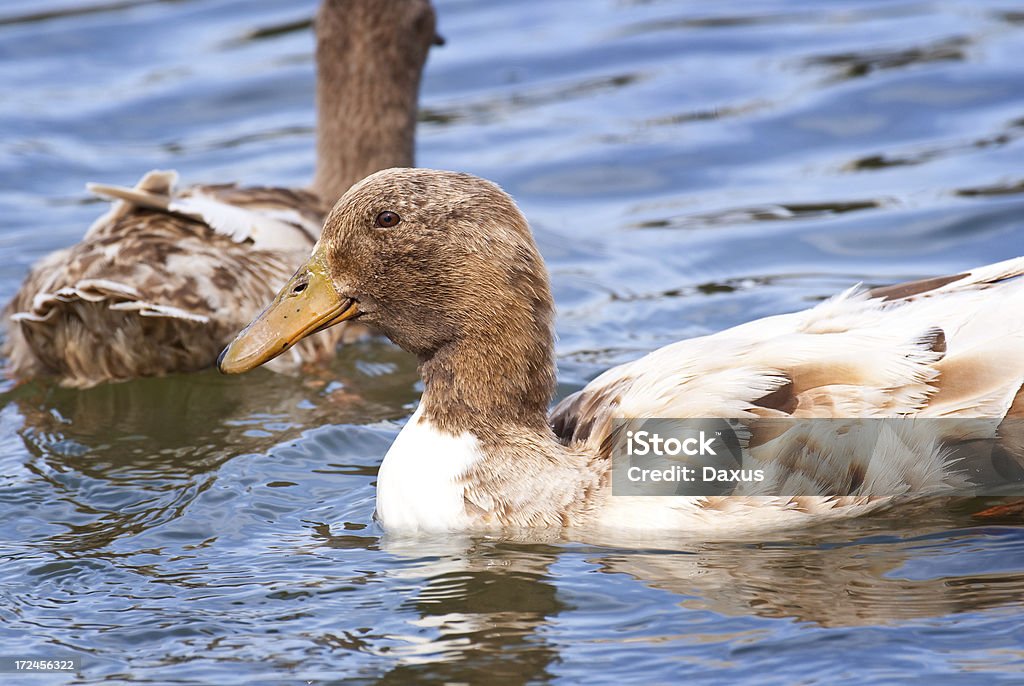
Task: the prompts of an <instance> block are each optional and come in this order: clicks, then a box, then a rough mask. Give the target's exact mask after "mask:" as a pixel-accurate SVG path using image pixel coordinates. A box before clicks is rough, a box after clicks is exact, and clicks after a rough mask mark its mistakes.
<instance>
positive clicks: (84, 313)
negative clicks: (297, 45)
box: [4, 0, 436, 387]
mask: <svg viewBox="0 0 1024 686" xmlns="http://www.w3.org/2000/svg"><path fill="white" fill-rule="evenodd" d="M434 23H435V17H434V11H433V8H432V6H431V5H430V2H429V0H324V1H323V3H322V5H321V7H320V12H319V14H318V16H317V21H316V25H317V50H316V57H317V111H318V114H317V140H318V151H317V169H316V177H315V180H314V183H313V184H312V187H311V188H309V189H288V188H273V187H248V188H246V187H241V186H238V185H236V184H233V183H225V184H211V185H197V186H191V187H185V188H179V187H178V186H177V175H176V174H175V173H174V172H170V171H152V172H149V173H147V174H146V175H145V176H144V177H143V178H142V179H141V180H140V181H139V182H138V183H137V184H136V185H135V187H133V188H124V187H114V186H105V185H92V186H90V188H91V189H92V190H93V192H95V193H97V194H98V195H100V196H102V197H105V198H108V199H110V200H112V201H113V206H112V208H111V209H110V211H108V212H107V213H106V214H105V215H103V216H102V217H100V218H99V219H97V220H96V221H95V222H94V223H93V225H92V226H91V227H90V228H89V230H88V231H87V232H86V234H85V236H84V237H83V239H82V240H81V241H80V242H79V243H78V244H76V245H74V246H71V247H69V248H67V249H64V250H59V251H57V252H54V253H52V254H50V255H48V256H46V257H44V258H43V259H42V260H40V261H39V262H38V263H37V264H36V265H35V266H34V267H33V268H32V269H31V270H30V273H29V274H28V276H27V277H26V279H25V281H24V282H23V284H22V286H21V288H20V289H19V290H18V292H17V293H16V295H15V296H14V298H13V299H12V301H11V302H10V303H9V305H8V306H7V308H6V310H5V314H6V317H5V318H6V319H7V325H8V326H7V328H8V333H7V339H6V341H5V350H4V352H5V354H6V356H7V357H8V360H9V365H8V371H9V372H10V373H11V374H12V375H13V376H15V377H17V378H21V379H26V378H33V377H38V376H50V377H54V378H55V379H56V380H57V381H58V382H59V383H61V384H62V385H65V386H74V387H88V386H93V385H96V384H98V383H102V382H107V381H121V380H126V379H130V378H134V377H141V376H159V375H164V374H168V373H174V372H190V371H196V370H199V369H204V368H208V367H210V366H212V365H213V364H214V362H215V360H216V358H217V353H218V352H219V351H220V350H221V349H222V348H223V347H224V345H225V344H226V343H227V342H228V341H230V339H231V337H232V336H233V335H234V333H236V332H237V330H238V329H239V328H240V327H241V326H243V325H244V324H245V323H246V322H248V321H250V320H251V319H252V318H253V317H254V316H255V315H256V314H257V313H258V312H259V310H260V309H261V307H262V306H263V304H264V303H266V302H267V301H268V300H269V299H271V298H272V297H273V295H274V293H275V292H276V291H277V290H278V289H279V288H280V287H281V285H282V284H284V283H285V282H286V281H287V280H288V278H289V277H290V276H291V275H292V274H293V273H294V271H295V269H296V268H297V267H298V266H300V265H301V264H302V263H303V262H304V260H305V258H306V257H308V255H309V252H310V250H311V249H312V247H313V245H314V244H315V243H316V241H317V239H318V238H319V233H320V227H321V225H322V222H323V218H324V215H325V212H326V210H327V209H329V208H330V206H331V204H332V203H333V202H334V200H336V199H337V198H338V197H340V196H341V194H342V193H344V191H345V190H346V189H347V188H348V187H349V186H350V185H351V184H352V182H354V181H356V180H358V179H360V178H362V177H363V176H365V175H366V174H368V173H370V172H373V171H375V170H377V169H380V168H382V167H387V166H390V165H393V164H403V165H408V164H412V162H413V145H414V135H413V134H414V129H415V119H416V101H417V96H418V91H419V83H420V76H421V72H422V69H423V65H424V63H425V61H426V57H427V52H428V51H429V48H430V45H431V44H432V43H433V42H434V41H435V38H436V34H435V32H434ZM382 86H383V87H386V88H388V90H389V97H388V98H386V99H380V98H375V97H373V93H374V91H375V90H376V89H378V88H381V87H382ZM343 328H344V327H343ZM362 331H364V329H363V328H362V327H361V326H358V325H357V326H354V327H349V329H348V331H347V332H346V331H344V330H339V331H331V332H326V333H323V334H321V335H319V336H316V337H314V338H311V339H309V341H308V343H303V344H302V345H300V346H298V347H297V348H296V349H295V352H294V353H293V354H290V355H289V356H288V358H287V359H286V361H285V364H284V365H281V366H294V365H296V364H299V363H303V362H313V361H319V360H322V359H324V358H326V357H329V356H330V355H331V354H332V353H333V351H334V348H335V346H336V344H337V343H338V342H339V341H341V340H343V339H345V337H346V336H348V337H355V336H358V335H359V333H360V332H362Z"/></svg>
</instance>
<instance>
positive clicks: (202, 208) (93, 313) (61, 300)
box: [7, 171, 343, 387]
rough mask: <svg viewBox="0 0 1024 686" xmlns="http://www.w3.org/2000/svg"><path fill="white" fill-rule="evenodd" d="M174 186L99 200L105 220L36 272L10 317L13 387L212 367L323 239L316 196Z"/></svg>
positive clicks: (323, 352)
mask: <svg viewBox="0 0 1024 686" xmlns="http://www.w3.org/2000/svg"><path fill="white" fill-rule="evenodd" d="M175 181H176V174H174V173H173V172H161V171H154V172H150V173H148V174H147V175H146V176H145V177H143V179H142V180H141V181H140V182H139V183H138V184H137V185H136V186H135V188H131V189H122V188H114V187H99V188H97V189H96V191H97V192H99V193H103V194H106V195H108V197H111V198H112V199H114V200H115V203H114V205H113V207H112V208H111V210H110V211H109V212H108V213H107V214H105V215H104V216H102V217H100V218H99V219H98V220H97V221H96V222H95V223H94V224H93V226H92V227H91V228H90V229H89V231H88V233H87V234H86V236H85V238H84V239H83V240H82V241H81V242H79V243H78V244H76V245H74V246H71V247H70V248H67V249H64V250H59V251H57V252H54V253H52V254H50V255H49V256H47V257H46V258H44V259H43V260H42V261H41V262H39V263H38V264H37V265H35V267H34V268H33V269H32V271H31V272H30V273H29V275H28V277H27V278H26V279H25V282H24V283H23V285H22V287H21V288H20V289H19V291H18V293H17V294H16V295H15V296H14V298H13V300H12V301H11V303H10V305H9V306H8V315H9V318H10V322H11V326H10V327H9V333H8V337H9V338H8V341H7V347H8V350H7V354H8V357H9V360H10V365H11V367H12V371H13V373H14V374H15V375H16V376H18V377H23V378H24V377H32V376H40V375H45V374H55V375H57V376H58V377H59V378H60V379H61V381H62V382H63V384H64V385H67V386H80V387H86V386H92V385H95V384H96V383H100V382H103V381H111V380H122V379H130V378H133V377H138V376H150V375H153V374H155V373H162V372H167V371H180V372H187V371H195V370H199V369H203V368H206V367H209V366H210V363H211V360H214V359H216V356H217V353H218V352H219V351H220V348H221V345H220V344H221V342H222V341H225V340H230V338H231V336H232V335H233V334H234V333H235V332H236V331H237V329H238V328H239V327H240V326H244V325H245V323H246V322H247V321H248V320H249V319H250V318H251V317H253V316H255V315H256V314H257V313H258V312H259V310H260V308H261V307H262V306H263V303H264V302H265V301H266V300H267V299H268V298H269V297H273V294H274V292H275V291H276V289H277V288H279V287H280V286H281V285H282V284H283V283H285V282H286V281H287V280H288V278H289V277H290V276H291V274H292V273H293V272H294V271H295V268H296V267H298V266H299V265H300V264H301V263H302V261H303V260H304V259H305V257H306V255H307V254H308V252H309V250H310V249H311V248H312V246H313V244H314V243H315V242H316V239H317V237H318V235H319V230H320V222H321V221H322V217H323V210H322V208H321V207H320V200H319V198H318V197H317V196H316V195H314V194H313V193H310V192H306V191H297V190H288V189H280V188H238V187H236V186H233V185H221V186H193V187H190V188H186V189H184V190H182V191H179V190H176V189H175V188H174V184H175ZM339 333H342V334H343V332H339ZM339 338H340V336H338V335H334V334H333V332H329V333H328V334H326V335H324V336H319V337H315V338H311V339H309V343H311V345H305V346H303V348H302V349H301V350H299V351H297V354H296V355H293V356H291V358H290V359H291V361H292V362H298V361H301V360H316V359H321V358H323V357H326V356H327V355H329V354H330V352H331V350H332V349H333V346H334V344H335V343H336V342H337V340H338V339H339Z"/></svg>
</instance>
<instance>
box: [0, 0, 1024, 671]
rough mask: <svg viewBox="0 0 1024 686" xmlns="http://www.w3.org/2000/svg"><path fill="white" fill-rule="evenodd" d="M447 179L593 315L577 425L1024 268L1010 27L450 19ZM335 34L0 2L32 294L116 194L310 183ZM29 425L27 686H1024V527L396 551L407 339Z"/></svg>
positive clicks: (35, 0)
mask: <svg viewBox="0 0 1024 686" xmlns="http://www.w3.org/2000/svg"><path fill="white" fill-rule="evenodd" d="M437 5H438V12H439V17H440V31H441V33H442V34H443V35H444V36H445V37H446V38H447V41H448V42H447V45H446V46H444V47H443V48H440V49H435V50H434V51H433V52H432V54H431V57H430V61H429V63H428V66H427V72H426V76H425V81H424V87H423V99H422V112H421V121H420V126H419V129H418V135H419V145H418V156H419V158H418V162H419V163H420V164H421V165H424V166H433V167H442V168H453V169H461V170H465V171H470V172H473V173H476V174H480V175H483V176H486V177H488V178H491V179H493V180H495V181H497V182H498V183H500V184H501V185H503V186H504V187H505V188H506V189H507V190H508V191H510V192H511V193H512V194H513V195H514V196H515V197H516V199H517V200H518V202H519V203H520V205H521V207H522V209H523V210H524V212H525V213H526V215H527V216H528V217H529V218H530V220H531V222H532V224H533V227H534V230H535V232H536V234H537V237H538V241H539V243H540V246H541V249H542V252H543V253H544V256H545V258H546V259H547V261H548V264H549V266H550V269H551V273H552V281H553V286H554V290H555V297H556V300H557V302H558V305H559V322H558V333H559V337H560V338H559V343H558V360H559V368H560V380H561V384H562V385H561V388H560V391H561V392H562V393H567V392H569V391H571V390H574V389H576V388H578V387H580V386H581V385H582V384H583V383H585V382H586V381H587V380H589V379H590V378H593V377H594V376H595V375H596V374H597V373H599V372H600V371H601V370H603V369H605V368H606V367H607V366H609V365H612V364H615V363H617V362H621V361H625V360H628V359H632V358H634V357H636V356H638V355H640V354H642V353H643V352H646V351H648V350H651V349H653V348H656V347H658V346H660V345H663V344H665V343H668V342H671V341H674V340H677V339H679V338H682V337H687V336H693V335H699V334H702V333H707V332H710V331H716V330H719V329H722V328H724V327H727V326H730V325H733V324H737V323H740V322H744V321H747V320H749V319H752V318H756V317H760V316H764V315H769V314H775V313H780V312H785V311H792V310H795V309H798V308H802V307H805V306H807V305H809V304H811V303H813V302H815V301H817V300H818V299H820V298H822V297H825V296H827V295H829V294H831V293H834V292H835V291H837V290H839V289H842V288H844V287H846V286H849V285H850V284H852V283H856V282H858V281H862V282H865V283H868V284H883V283H890V282H893V281H896V280H900V279H905V278H913V277H921V276H928V275H934V274H941V273H949V272H955V271H959V270H963V269H967V268H970V267H972V266H976V265H978V264H983V263H986V262H991V261H995V260H999V259H1003V258H1006V257H1010V256H1014V255H1019V254H1024V164H1022V163H1024V154H1022V153H1024V141H1022V136H1024V70H1021V69H1020V56H1021V55H1024V11H1022V9H1021V8H1020V7H1019V6H1016V5H1015V4H1014V3H1013V2H1010V1H1009V0H1005V1H1003V2H983V1H980V2H979V1H972V0H960V1H952V0H951V1H947V2H939V1H931V2H928V1H906V2H904V1H901V0H889V1H886V2H883V1H881V0H857V1H853V0H848V1H834V2H827V3H822V2H810V1H807V2H796V1H794V0H788V1H781V0H778V1H772V0H764V1H758V2H738V1H737V2H729V1H726V2H715V3H707V2H695V1H692V2H684V1H675V2H674V1H669V0H662V1H659V0H561V1H560V2H549V1H542V0H518V1H516V2H512V1H506V2H496V1H484V0H477V1H473V0H438V2H437ZM314 9H315V3H314V2H311V1H310V0H302V1H301V2H294V3H291V2H290V3H283V2H272V1H270V0H267V1H262V2H260V1H248V2H241V1H234V2H232V1H227V0H177V1H163V2H161V1H155V2H154V1H149V2H146V1H143V0H136V1H134V2H133V1H131V0H128V1H127V2H120V1H114V2H103V3H102V4H101V3H99V2H98V3H97V4H96V5H89V4H88V3H75V2H73V1H72V0H59V1H57V0H45V1H41V0H5V2H4V3H3V4H2V6H0V86H2V91H0V92H2V93H3V97H2V98H0V296H2V298H3V299H4V300H6V299H7V298H9V297H10V295H12V294H13V293H14V291H15V290H16V288H17V287H18V284H19V283H20V281H21V279H22V278H23V276H24V274H25V272H26V270H27V268H28V266H29V265H30V264H32V263H33V262H34V261H35V260H37V259H38V258H39V257H41V256H42V255H44V254H46V253H47V252H49V251H51V250H53V249H55V248H58V247H61V246H64V245H68V244H70V243H72V242H74V241H76V240H78V239H79V238H80V237H81V235H82V234H83V233H84V231H85V229H86V227H87V226H88V224H89V223H90V222H91V221H92V220H93V219H94V218H95V217H96V216H98V215H99V214H100V213H101V212H102V211H103V210H104V207H105V206H104V204H103V203H101V202H98V201H96V200H93V199H91V198H90V197H89V196H88V195H87V194H86V193H85V191H84V188H83V186H84V184H85V182H87V181H103V182H107V183H120V184H131V183H134V181H136V180H137V178H138V177H139V176H141V174H142V173H143V172H145V171H146V170H148V169H151V168H175V169H177V170H179V172H180V173H181V174H182V176H183V178H184V179H185V180H187V181H211V182H219V181H226V180H240V181H244V182H247V183H270V184H279V185H302V184H304V183H306V182H307V181H308V179H309V178H310V176H311V173H312V167H313V123H314V120H313V110H312V97H313V83H314V81H313V78H314V77H313V62H312V55H311V51H312V46H313V39H312V34H311V31H310V30H309V28H308V25H307V23H306V21H305V20H308V19H309V18H310V17H311V16H312V14H313V12H314ZM2 391H3V396H2V398H0V403H2V405H0V408H2V409H0V655H54V654H61V655H63V654H75V655H78V656H80V657H81V658H82V660H83V667H82V669H81V670H80V671H79V672H78V673H77V674H74V675H56V676H54V675H51V676H37V677H26V676H24V675H0V682H3V683H99V682H107V683H143V682H146V683H160V684H163V683H199V684H210V683H217V684H224V685H228V684H253V683H305V682H313V683H324V682H332V681H340V680H354V681H361V682H364V683H410V682H412V683H415V682H424V683H441V682H444V681H448V682H466V683H492V684H522V683H541V682H548V681H553V682H561V683H567V684H572V683H580V682H585V683H622V682H637V683H675V682H684V681H685V682H688V683H696V684H700V683H708V684H719V683H751V684H753V683H756V684H793V683H801V684H858V685H859V684H889V683H906V682H909V681H914V682H922V683H929V684H946V683H948V684H977V683H986V684H988V683H1020V682H1021V681H1022V677H1021V676H1020V674H1021V673H1022V672H1024V632H1022V629H1021V626H1022V622H1021V618H1020V610H1019V608H1020V603H1021V600H1022V599H1024V528H1021V527H1019V526H1018V525H1017V524H1016V522H1014V521H1013V520H1012V519H1005V520H995V521H981V520H977V519H974V518H972V517H971V516H970V513H969V511H968V508H966V507H964V508H953V509H951V510H950V511H948V512H942V513H938V514H937V513H931V514H917V515H913V516H910V515H907V516H898V517H881V518H874V519H871V520H866V521H858V522H849V523H845V524H843V525H840V526H835V527H832V528H830V529H827V530H824V531H816V532H803V533H797V534H792V535H789V536H779V537H777V538H776V539H774V540H771V541H766V542H764V543H763V544H760V545H741V544H722V543H712V542H708V543H703V544H699V543H692V542H691V543H687V544H684V543H681V542H679V541H672V540H666V541H665V545H664V546H662V547H659V549H656V550H655V549H652V550H639V551H638V550H625V549H623V550H620V549H614V548H601V547H593V546H587V545H584V544H582V543H578V542H571V541H567V542H564V543H562V544H544V545H538V544H529V543H524V542H516V541H502V540H499V539H493V538H484V539H480V538H466V539H462V538H446V539H438V540H436V541H431V542H423V541H420V542H417V543H415V544H412V543H410V542H408V541H402V540H396V539H393V538H390V537H387V536H382V532H381V531H380V530H379V529H378V528H377V527H376V526H375V525H374V524H373V522H372V512H373V495H374V477H375V473H376V469H377V465H378V464H379V462H380V458H381V456H382V455H383V453H384V452H385V450H386V449H387V447H388V445H389V444H390V441H391V440H392V439H393V438H394V436H395V435H396V433H397V431H398V429H399V428H400V426H401V424H402V422H403V421H404V419H405V418H406V417H408V415H409V414H410V413H411V411H412V408H413V407H414V406H415V403H416V400H417V397H418V393H419V386H418V385H417V378H416V370H415V365H414V363H413V361H412V360H410V359H409V358H408V357H407V356H406V355H404V354H403V353H401V352H400V351H398V350H396V349H395V348H393V347H392V346H390V345H389V344H388V343H387V342H385V341H382V340H374V341H369V342H364V343H360V344H358V345H355V346H351V347H349V348H346V349H345V350H344V351H342V352H341V354H340V355H339V357H338V360H337V361H336V363H334V364H333V366H332V367H331V369H330V370H328V371H325V372H320V373H315V374H310V375H307V376H304V377H288V376H278V375H274V374H272V373H271V372H267V371H257V372H254V373H252V374H250V375H247V376H245V377H241V378H224V377H220V376H218V375H217V374H215V373H212V372H211V373H205V374H197V375H191V376H182V377H174V378H168V379H150V380H142V381H138V382H131V383H126V384H119V385H113V386H104V387H99V388H96V389H92V390H89V391H71V390H65V389H60V388H56V387H54V386H53V385H52V384H49V383H47V382H33V383H30V384H24V385H21V386H17V387H15V386H14V384H12V383H10V382H7V383H6V384H5V385H4V386H3V387H2Z"/></svg>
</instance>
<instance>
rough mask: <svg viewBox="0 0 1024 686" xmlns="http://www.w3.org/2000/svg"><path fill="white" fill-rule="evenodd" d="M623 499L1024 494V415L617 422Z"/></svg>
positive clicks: (615, 459)
mask: <svg viewBox="0 0 1024 686" xmlns="http://www.w3.org/2000/svg"><path fill="white" fill-rule="evenodd" d="M609 441H610V445H611V457H612V495H617V496H622V495H625V496H652V495H655V496H656V495H665V496H717V495H747V496H782V497H794V496H877V497H888V496H905V495H943V496H968V497H973V496H994V495H1003V496H1024V420H1021V419H999V418H966V419H964V418H912V417H906V418H886V419H793V418H774V417H773V418H748V419H742V420H741V419H665V418H650V419H617V420H615V421H614V423H613V429H612V434H611V436H610V437H609Z"/></svg>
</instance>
